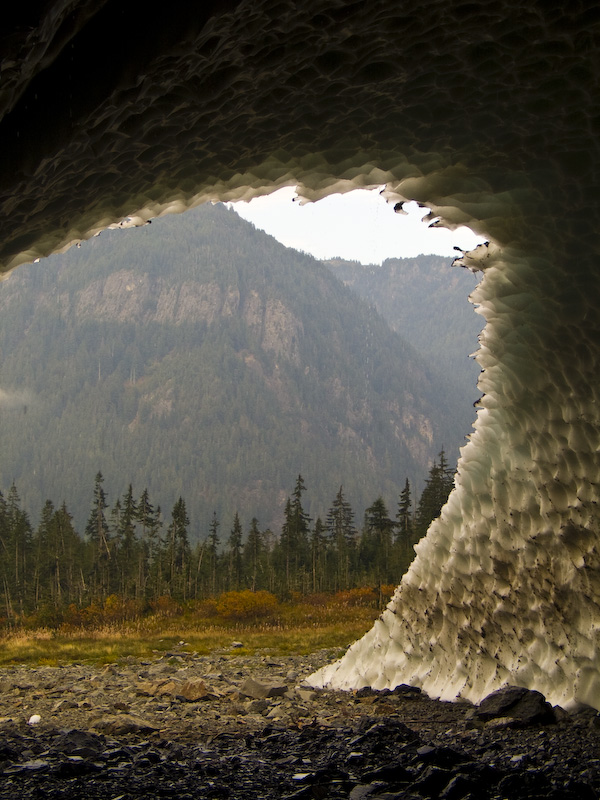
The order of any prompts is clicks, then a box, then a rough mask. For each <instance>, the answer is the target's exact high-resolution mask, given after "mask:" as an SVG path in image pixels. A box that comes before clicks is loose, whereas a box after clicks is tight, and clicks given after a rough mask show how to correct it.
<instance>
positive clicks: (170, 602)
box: [150, 594, 183, 617]
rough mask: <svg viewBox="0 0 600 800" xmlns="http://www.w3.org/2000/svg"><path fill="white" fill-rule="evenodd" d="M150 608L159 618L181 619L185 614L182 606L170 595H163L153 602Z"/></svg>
mask: <svg viewBox="0 0 600 800" xmlns="http://www.w3.org/2000/svg"><path fill="white" fill-rule="evenodd" d="M150 607H151V609H152V611H153V613H154V614H156V616H159V617H179V616H181V614H183V608H182V607H181V605H180V604H179V603H178V602H177V601H176V600H174V599H173V598H172V597H171V596H170V595H168V594H163V595H161V596H160V597H159V598H158V599H157V600H152V601H151V603H150Z"/></svg>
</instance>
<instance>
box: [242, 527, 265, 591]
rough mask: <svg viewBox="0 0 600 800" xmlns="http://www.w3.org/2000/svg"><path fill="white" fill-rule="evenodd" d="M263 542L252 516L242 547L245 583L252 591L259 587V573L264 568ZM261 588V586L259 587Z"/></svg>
mask: <svg viewBox="0 0 600 800" xmlns="http://www.w3.org/2000/svg"><path fill="white" fill-rule="evenodd" d="M264 550H265V546H264V542H263V536H262V534H261V532H260V530H259V529H258V520H257V519H256V517H253V518H252V521H251V523H250V530H249V531H248V537H247V539H246V544H245V545H244V549H243V555H242V558H243V563H244V570H245V575H246V585H247V586H248V588H250V589H252V591H253V592H254V591H256V589H257V588H259V582H260V578H261V573H262V571H263V569H264V564H263V556H264ZM261 588H262V587H261Z"/></svg>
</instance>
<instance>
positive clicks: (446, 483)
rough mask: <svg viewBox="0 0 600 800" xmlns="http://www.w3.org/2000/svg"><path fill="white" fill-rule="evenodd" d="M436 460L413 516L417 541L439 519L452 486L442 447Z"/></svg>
mask: <svg viewBox="0 0 600 800" xmlns="http://www.w3.org/2000/svg"><path fill="white" fill-rule="evenodd" d="M438 459H439V462H438V461H434V462H433V465H432V467H431V469H430V470H429V477H428V478H427V480H426V481H425V488H424V489H423V492H422V494H421V497H420V498H419V504H418V506H417V513H416V515H415V537H416V540H417V541H418V540H419V539H421V538H422V537H423V536H425V534H426V533H427V529H428V528H429V526H430V524H431V523H432V522H433V520H434V519H437V518H438V517H439V515H440V512H441V510H442V507H443V506H444V505H445V503H446V501H447V499H448V495H449V494H450V492H451V491H452V487H453V486H454V472H453V470H451V469H450V466H449V464H448V461H447V459H446V454H445V452H444V448H443V447H442V449H441V450H440V452H439V454H438Z"/></svg>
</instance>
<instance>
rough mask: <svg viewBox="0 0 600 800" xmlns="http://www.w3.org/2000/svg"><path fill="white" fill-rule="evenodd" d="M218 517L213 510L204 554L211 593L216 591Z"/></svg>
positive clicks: (218, 541) (218, 540)
mask: <svg viewBox="0 0 600 800" xmlns="http://www.w3.org/2000/svg"><path fill="white" fill-rule="evenodd" d="M220 524H221V523H220V522H219V518H218V517H217V512H216V511H213V515H212V519H211V521H210V525H209V528H208V541H207V548H206V555H207V561H208V574H209V592H210V594H212V595H215V594H216V593H217V576H218V567H219V543H220V539H219V526H220Z"/></svg>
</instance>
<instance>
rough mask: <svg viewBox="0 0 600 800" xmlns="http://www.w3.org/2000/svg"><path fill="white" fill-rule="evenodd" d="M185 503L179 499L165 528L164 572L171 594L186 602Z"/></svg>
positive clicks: (187, 544)
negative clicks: (169, 522)
mask: <svg viewBox="0 0 600 800" xmlns="http://www.w3.org/2000/svg"><path fill="white" fill-rule="evenodd" d="M189 524H190V520H189V517H188V515H187V511H186V507H185V501H184V499H183V498H182V497H179V499H178V500H177V502H176V503H175V505H174V506H173V511H172V512H171V524H170V525H169V527H168V528H167V542H166V550H165V556H166V572H167V575H168V582H169V588H170V592H171V594H173V595H174V596H176V597H180V598H182V599H183V600H186V599H187V598H188V596H189V572H190V561H191V553H190V545H189V541H188V532H187V529H188V525H189Z"/></svg>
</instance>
